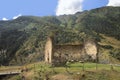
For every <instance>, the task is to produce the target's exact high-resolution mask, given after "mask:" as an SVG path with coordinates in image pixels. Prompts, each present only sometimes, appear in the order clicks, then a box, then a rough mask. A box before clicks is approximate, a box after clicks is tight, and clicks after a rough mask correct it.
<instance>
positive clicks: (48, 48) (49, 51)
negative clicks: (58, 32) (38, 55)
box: [45, 37, 53, 63]
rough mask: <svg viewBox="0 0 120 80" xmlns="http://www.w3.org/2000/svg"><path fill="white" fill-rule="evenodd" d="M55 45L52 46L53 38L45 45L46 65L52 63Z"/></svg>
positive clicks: (49, 38)
mask: <svg viewBox="0 0 120 80" xmlns="http://www.w3.org/2000/svg"><path fill="white" fill-rule="evenodd" d="M52 49H53V45H52V38H51V37H48V39H47V41H46V45H45V62H46V63H52V51H53V50H52Z"/></svg>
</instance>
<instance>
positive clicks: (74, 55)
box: [45, 37, 97, 64]
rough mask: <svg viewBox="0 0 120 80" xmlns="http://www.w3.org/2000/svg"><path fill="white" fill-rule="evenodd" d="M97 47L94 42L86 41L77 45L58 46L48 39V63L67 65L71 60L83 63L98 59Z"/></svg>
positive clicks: (46, 55)
mask: <svg viewBox="0 0 120 80" xmlns="http://www.w3.org/2000/svg"><path fill="white" fill-rule="evenodd" d="M96 54H97V46H96V43H95V42H94V41H85V42H84V43H82V44H76V45H70V44H69V45H66V44H65V45H58V44H54V40H53V39H52V38H51V37H48V39H47V41H46V45H45V62H46V63H53V64H54V63H55V64H56V63H63V64H64V63H65V62H66V61H69V60H74V61H82V60H87V59H88V58H91V59H93V60H95V59H96Z"/></svg>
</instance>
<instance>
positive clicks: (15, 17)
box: [13, 14, 22, 19]
mask: <svg viewBox="0 0 120 80" xmlns="http://www.w3.org/2000/svg"><path fill="white" fill-rule="evenodd" d="M20 16H22V14H19V15H17V16H14V17H13V19H17V18H18V17H20Z"/></svg>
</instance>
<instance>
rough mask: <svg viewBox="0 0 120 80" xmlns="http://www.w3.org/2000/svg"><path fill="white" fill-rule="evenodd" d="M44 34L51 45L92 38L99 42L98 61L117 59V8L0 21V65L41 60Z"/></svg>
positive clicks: (119, 32)
mask: <svg viewBox="0 0 120 80" xmlns="http://www.w3.org/2000/svg"><path fill="white" fill-rule="evenodd" d="M48 36H54V38H55V41H54V42H55V44H80V43H83V42H84V40H91V39H94V40H95V41H97V42H98V44H99V57H100V62H102V63H108V62H110V60H112V62H120V7H102V8H97V9H94V10H90V11H83V12H78V13H76V14H74V15H62V16H46V17H35V16H21V17H19V18H17V19H15V20H9V21H0V64H1V65H8V64H11V65H12V64H17V65H22V64H25V63H30V62H35V61H41V60H43V59H44V58H43V56H44V45H45V42H46V38H47V37H48Z"/></svg>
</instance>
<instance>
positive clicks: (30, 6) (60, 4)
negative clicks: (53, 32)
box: [0, 0, 120, 20]
mask: <svg viewBox="0 0 120 80" xmlns="http://www.w3.org/2000/svg"><path fill="white" fill-rule="evenodd" d="M103 6H120V0H0V20H11V19H16V18H18V17H19V16H23V15H24V16H25V15H32V16H51V15H52V16H54V15H56V16H59V15H64V14H66V15H67V14H75V13H76V12H81V11H84V10H91V9H94V8H99V7H103Z"/></svg>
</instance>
